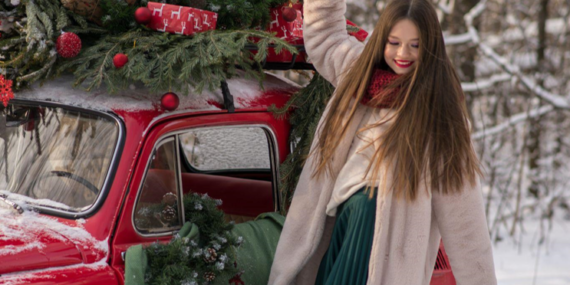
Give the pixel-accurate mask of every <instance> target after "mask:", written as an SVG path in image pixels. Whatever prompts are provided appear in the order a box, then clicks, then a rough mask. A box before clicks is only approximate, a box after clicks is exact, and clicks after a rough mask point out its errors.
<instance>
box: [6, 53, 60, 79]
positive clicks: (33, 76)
mask: <svg viewBox="0 0 570 285" xmlns="http://www.w3.org/2000/svg"><path fill="white" fill-rule="evenodd" d="M56 59H57V56H56V55H55V54H54V55H52V56H51V57H50V61H49V62H48V63H47V64H46V65H44V66H43V67H42V68H40V69H39V70H36V71H34V72H32V73H29V74H27V75H23V76H20V77H18V78H17V79H16V80H17V81H18V82H26V81H36V80H38V79H39V78H40V77H41V76H42V75H44V74H46V73H47V72H48V70H49V69H50V68H51V67H52V66H53V65H54V64H55V61H56Z"/></svg>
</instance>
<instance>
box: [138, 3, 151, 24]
mask: <svg viewBox="0 0 570 285" xmlns="http://www.w3.org/2000/svg"><path fill="white" fill-rule="evenodd" d="M151 17H152V12H151V11H150V9H149V8H147V7H140V8H138V9H137V10H136V11H135V20H136V21H137V23H139V24H142V25H144V24H148V22H150V18H151Z"/></svg>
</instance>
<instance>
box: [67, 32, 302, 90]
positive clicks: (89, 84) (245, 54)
mask: <svg viewBox="0 0 570 285" xmlns="http://www.w3.org/2000/svg"><path fill="white" fill-rule="evenodd" d="M254 39H256V40H255V41H254ZM270 44H271V45H274V46H275V49H276V51H280V50H283V49H285V50H288V51H289V52H292V53H296V52H297V51H296V49H295V48H294V47H293V46H291V45H290V44H288V43H287V42H286V41H284V40H282V39H279V38H276V37H275V36H273V35H272V34H270V33H267V32H264V31H257V30H231V31H208V32H204V33H198V34H196V35H194V36H193V37H187V36H181V35H172V34H166V33H161V34H159V33H156V32H155V31H150V30H146V29H137V30H133V31H129V32H126V33H123V34H120V35H107V36H105V37H103V38H102V39H101V40H99V41H98V42H97V43H96V44H94V45H92V46H90V47H88V48H86V49H85V50H84V51H82V52H81V53H80V54H79V56H77V57H75V58H73V59H71V60H67V61H65V62H64V63H63V64H61V65H60V66H59V67H58V69H57V71H58V73H61V72H65V71H67V70H74V74H75V77H76V83H75V84H76V85H79V84H82V83H86V88H87V90H91V89H93V88H98V87H99V86H101V84H102V83H106V85H107V87H108V89H109V91H110V92H116V91H118V90H120V89H123V88H125V87H126V86H127V84H129V82H133V81H141V82H143V83H144V85H145V86H147V87H148V88H149V89H150V90H151V91H154V92H157V91H164V90H178V91H182V92H183V93H185V92H187V91H188V86H189V85H191V86H193V87H194V88H195V90H196V92H198V93H200V92H202V90H203V89H204V88H208V89H209V90H215V89H218V88H219V86H220V84H221V81H223V80H226V79H229V78H232V77H233V76H235V75H236V74H237V70H238V68H240V69H243V70H244V71H245V76H248V77H253V78H257V79H258V80H259V81H260V84H261V81H262V80H263V75H264V73H263V72H262V69H261V62H262V61H263V59H264V58H265V57H266V55H267V53H266V51H265V47H267V46H269V45H270ZM252 49H257V50H259V51H260V52H258V54H256V55H254V54H253V53H252V51H251V50H252ZM117 53H125V54H127V55H128V57H129V62H128V63H127V65H125V67H123V68H122V69H120V70H117V69H115V67H114V66H113V63H112V58H113V56H114V55H116V54H117Z"/></svg>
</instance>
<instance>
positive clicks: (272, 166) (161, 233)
mask: <svg viewBox="0 0 570 285" xmlns="http://www.w3.org/2000/svg"><path fill="white" fill-rule="evenodd" d="M288 133H289V125H288V122H287V121H286V120H276V119H275V118H274V117H273V115H272V114H270V113H268V112H238V113H223V114H201V115H196V116H177V117H175V118H171V119H166V120H163V121H162V122H159V123H157V124H155V126H154V127H152V128H151V129H150V131H149V132H147V135H146V138H145V139H144V142H143V143H142V144H141V148H140V151H139V155H138V157H137V158H136V162H135V164H134V168H133V173H132V176H131V180H130V184H129V190H128V193H127V195H126V199H125V201H124V203H123V206H122V208H123V209H122V211H121V216H120V218H119V222H118V225H117V228H116V231H115V235H114V237H113V240H112V242H111V244H112V245H111V246H112V252H113V255H112V260H111V265H112V266H113V268H115V270H117V271H118V272H119V273H120V274H121V275H124V266H125V264H124V253H125V252H126V250H127V249H128V248H129V247H130V246H133V245H137V244H143V245H148V244H151V243H153V242H155V241H160V242H168V241H169V240H170V239H171V238H172V235H173V234H174V233H176V232H177V231H178V230H179V229H180V228H181V226H182V224H183V223H184V222H185V217H184V215H183V213H184V209H183V205H182V199H181V197H182V196H183V195H187V194H191V193H198V194H208V195H209V196H211V197H213V198H216V199H220V200H222V204H221V205H220V207H219V208H220V209H221V210H223V211H224V212H225V214H226V216H225V217H226V220H227V221H233V222H235V223H240V222H244V221H247V220H251V219H253V218H255V216H257V215H258V214H260V213H263V212H270V211H277V210H279V209H278V207H279V201H278V198H277V197H278V196H279V195H277V189H278V185H277V177H278V175H277V174H278V165H279V163H280V162H282V160H283V159H284V158H285V156H286V155H287V152H288V144H287V135H288Z"/></svg>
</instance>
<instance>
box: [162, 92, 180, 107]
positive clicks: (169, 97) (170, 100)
mask: <svg viewBox="0 0 570 285" xmlns="http://www.w3.org/2000/svg"><path fill="white" fill-rule="evenodd" d="M179 104H180V99H179V98H178V95H176V93H173V92H168V93H165V94H164V95H162V98H160V106H161V107H162V109H164V110H167V111H174V110H176V108H178V105H179Z"/></svg>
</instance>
